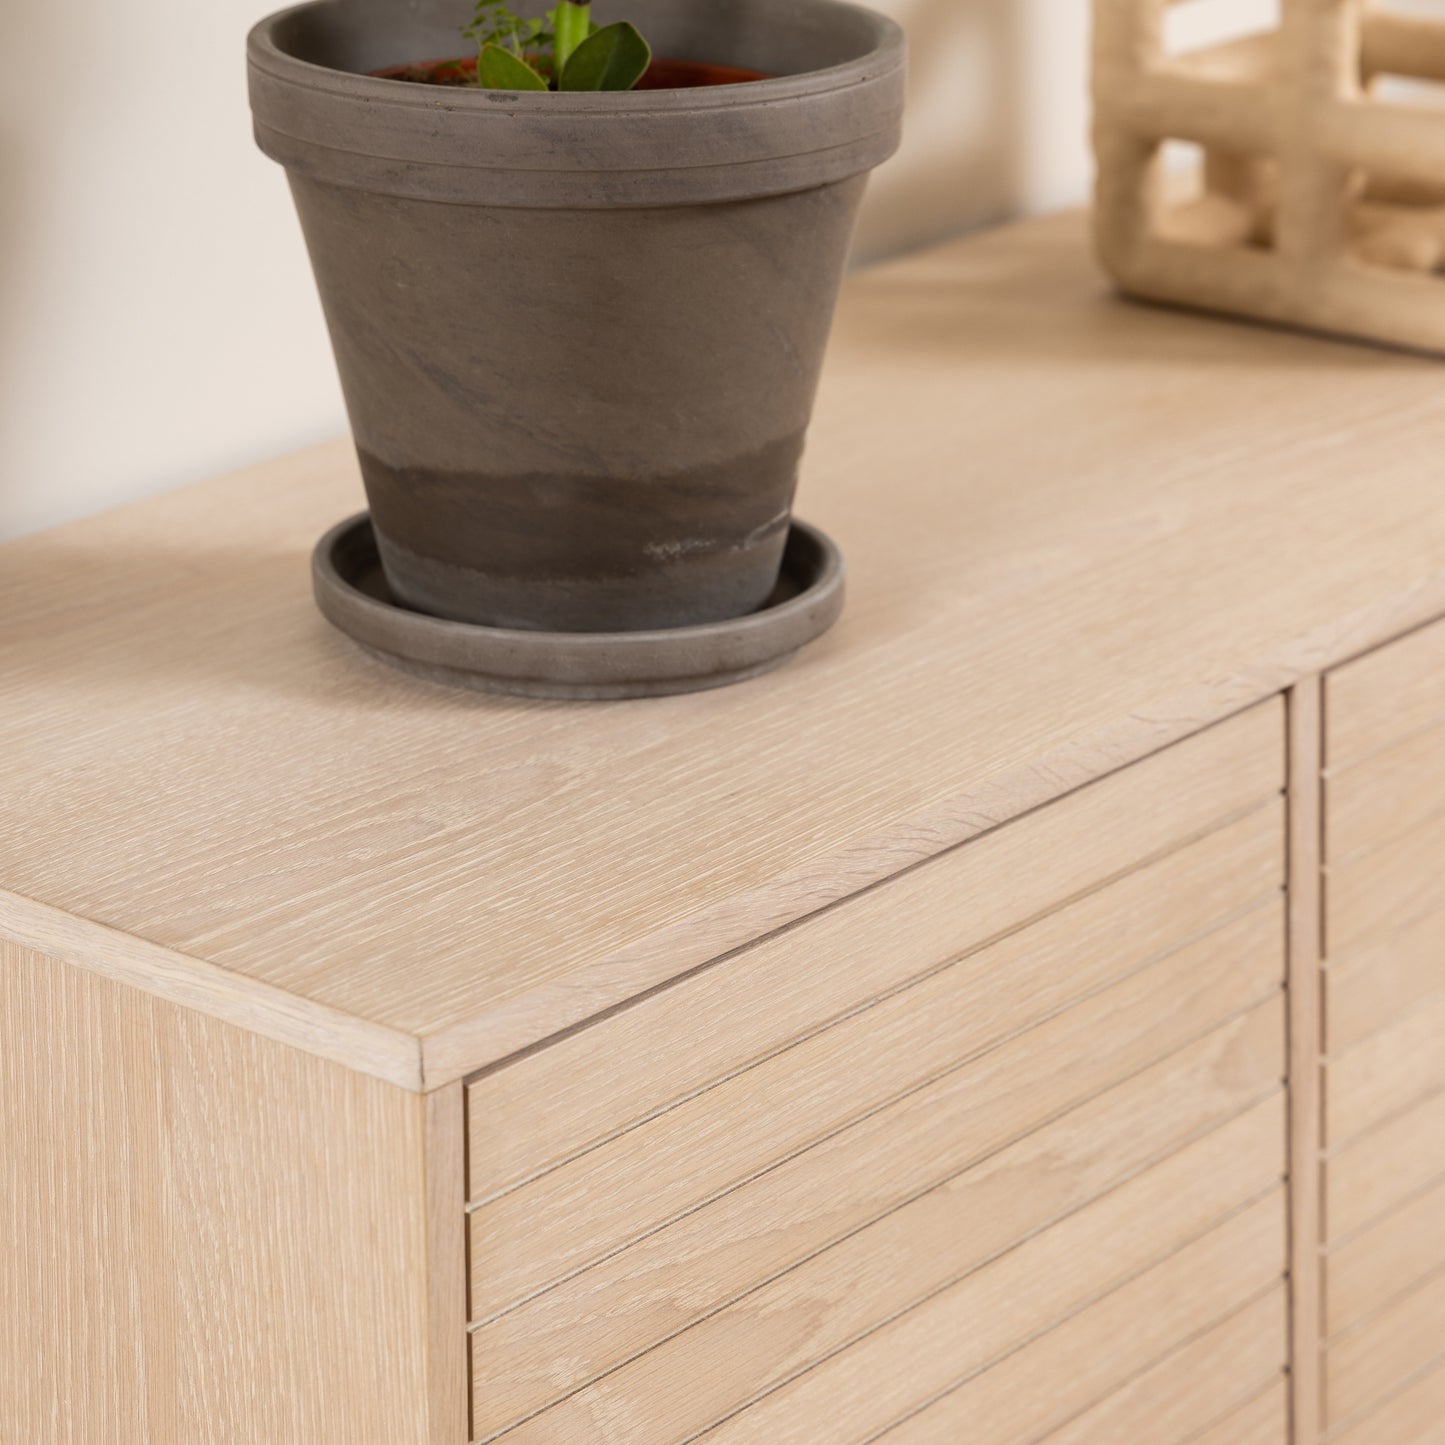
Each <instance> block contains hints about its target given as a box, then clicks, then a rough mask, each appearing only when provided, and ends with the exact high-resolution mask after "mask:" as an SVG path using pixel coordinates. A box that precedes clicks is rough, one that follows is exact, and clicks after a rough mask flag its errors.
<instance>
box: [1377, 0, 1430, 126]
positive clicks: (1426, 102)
mask: <svg viewBox="0 0 1445 1445" xmlns="http://www.w3.org/2000/svg"><path fill="white" fill-rule="evenodd" d="M1361 42H1362V43H1361V53H1360V80H1361V85H1362V88H1363V89H1364V91H1365V93H1366V94H1367V95H1368V96H1369V97H1370V99H1371V100H1374V101H1378V102H1379V103H1380V104H1382V105H1394V106H1406V107H1409V108H1412V109H1417V108H1418V109H1425V110H1442V111H1445V3H1442V0H1425V3H1414V4H1412V3H1408V0H1393V3H1391V4H1387V5H1386V4H1377V5H1373V6H1371V8H1370V9H1369V10H1368V11H1367V12H1366V13H1365V16H1364V19H1363V27H1362V36H1361Z"/></svg>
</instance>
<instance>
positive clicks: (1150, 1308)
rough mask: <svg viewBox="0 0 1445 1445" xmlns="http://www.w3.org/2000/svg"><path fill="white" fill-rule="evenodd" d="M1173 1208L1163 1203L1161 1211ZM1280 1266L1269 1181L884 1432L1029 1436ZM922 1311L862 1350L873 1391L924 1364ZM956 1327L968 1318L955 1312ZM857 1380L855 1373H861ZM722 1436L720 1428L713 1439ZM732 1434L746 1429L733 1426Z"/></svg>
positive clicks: (982, 1441) (1279, 1343) (1025, 1440)
mask: <svg viewBox="0 0 1445 1445" xmlns="http://www.w3.org/2000/svg"><path fill="white" fill-rule="evenodd" d="M1176 1212H1177V1211H1170V1210H1167V1209H1165V1210H1161V1213H1163V1214H1164V1215H1165V1216H1166V1217H1168V1216H1169V1215H1170V1214H1173V1213H1176ZM1284 1267H1285V1208H1284V1198H1283V1193H1282V1191H1278V1190H1276V1191H1274V1192H1273V1193H1271V1194H1270V1195H1269V1196H1267V1197H1266V1198H1265V1199H1263V1200H1262V1201H1261V1202H1260V1203H1258V1204H1256V1205H1254V1206H1253V1207H1251V1208H1249V1209H1246V1210H1244V1211H1243V1212H1242V1213H1240V1214H1238V1215H1236V1216H1235V1217H1234V1218H1233V1219H1231V1220H1229V1221H1228V1222H1226V1223H1224V1224H1223V1225H1221V1226H1220V1227H1218V1228H1216V1229H1214V1230H1211V1231H1210V1232H1209V1233H1207V1234H1205V1235H1204V1236H1203V1237H1202V1238H1196V1239H1194V1240H1193V1241H1192V1242H1189V1243H1187V1244H1184V1245H1183V1246H1182V1247H1181V1248H1179V1249H1178V1251H1177V1252H1175V1253H1172V1254H1170V1255H1169V1256H1167V1257H1166V1258H1164V1259H1163V1260H1159V1261H1156V1262H1153V1263H1151V1264H1150V1265H1149V1266H1148V1267H1146V1268H1144V1269H1143V1270H1142V1271H1140V1272H1137V1273H1135V1274H1134V1275H1133V1276H1132V1277H1131V1278H1128V1279H1127V1280H1126V1281H1124V1282H1121V1283H1120V1284H1119V1285H1118V1287H1117V1288H1115V1289H1114V1290H1112V1291H1110V1292H1107V1293H1105V1294H1104V1295H1103V1297H1102V1298H1098V1299H1096V1300H1094V1301H1092V1302H1090V1303H1089V1304H1087V1305H1086V1306H1085V1307H1084V1308H1082V1309H1079V1310H1077V1311H1076V1312H1075V1313H1073V1314H1071V1315H1070V1316H1069V1317H1068V1318H1066V1319H1064V1320H1063V1321H1062V1322H1061V1323H1059V1324H1058V1325H1057V1326H1056V1327H1055V1328H1054V1329H1052V1330H1050V1331H1048V1333H1046V1334H1044V1335H1043V1336H1042V1337H1041V1338H1039V1339H1037V1340H1035V1341H1034V1342H1032V1343H1030V1344H1028V1345H1027V1346H1026V1347H1025V1348H1023V1349H1020V1350H1016V1351H1014V1352H1011V1353H1010V1354H1008V1355H1007V1356H1006V1357H1005V1358H1003V1359H1001V1360H999V1361H998V1362H997V1363H995V1364H993V1365H992V1367H991V1368H988V1369H985V1370H983V1371H982V1372H981V1373H973V1374H969V1375H967V1376H959V1377H956V1381H955V1383H954V1388H952V1389H950V1390H948V1392H947V1393H945V1394H943V1395H941V1396H940V1397H939V1398H938V1399H937V1401H936V1402H935V1403H934V1404H932V1405H930V1406H929V1407H928V1408H927V1409H925V1410H923V1411H921V1412H920V1413H918V1414H916V1415H913V1416H912V1417H911V1418H909V1419H906V1420H905V1421H903V1422H902V1423H901V1424H900V1425H899V1426H898V1427H897V1428H895V1429H894V1430H891V1431H890V1432H889V1433H888V1434H886V1435H884V1436H883V1437H882V1438H883V1439H884V1440H886V1441H887V1442H888V1445H924V1442H928V1445H945V1442H946V1445H957V1442H958V1441H960V1440H967V1441H968V1442H969V1445H1029V1442H1031V1441H1034V1440H1037V1439H1038V1438H1039V1437H1040V1435H1041V1434H1044V1435H1046V1434H1047V1433H1048V1432H1049V1431H1050V1430H1051V1429H1054V1428H1057V1427H1058V1426H1060V1425H1062V1424H1064V1423H1066V1422H1067V1420H1068V1418H1069V1417H1070V1416H1071V1415H1073V1414H1075V1413H1076V1412H1077V1411H1078V1409H1079V1407H1080V1406H1081V1405H1087V1404H1088V1403H1089V1402H1090V1400H1091V1399H1096V1398H1098V1396H1099V1395H1101V1394H1104V1393H1107V1392H1109V1391H1110V1390H1111V1389H1115V1388H1118V1386H1119V1385H1121V1384H1123V1383H1124V1382H1125V1381H1126V1380H1127V1379H1128V1378H1129V1376H1130V1375H1131V1374H1132V1373H1134V1372H1135V1371H1137V1370H1138V1368H1139V1367H1140V1364H1141V1363H1143V1362H1147V1361H1150V1360H1153V1359H1157V1358H1158V1356H1159V1354H1161V1353H1163V1352H1165V1351H1167V1350H1168V1349H1169V1348H1170V1346H1171V1345H1172V1344H1176V1343H1178V1342H1179V1341H1180V1340H1182V1339H1185V1338H1187V1337H1188V1336H1189V1335H1190V1334H1191V1333H1192V1332H1193V1331H1194V1330H1197V1329H1198V1328H1199V1326H1200V1324H1201V1323H1205V1324H1212V1323H1213V1322H1214V1321H1216V1320H1219V1319H1221V1318H1222V1317H1224V1316H1227V1315H1229V1314H1232V1313H1233V1312H1235V1311H1236V1310H1238V1309H1239V1307H1240V1306H1241V1305H1242V1304H1244V1303H1246V1302H1247V1301H1249V1300H1251V1299H1253V1298H1254V1297H1256V1296H1258V1295H1259V1294H1261V1293H1262V1292H1264V1291H1267V1290H1270V1289H1271V1287H1275V1286H1278V1284H1279V1282H1280V1279H1281V1276H1282V1275H1283V1273H1284ZM941 1303H942V1301H940V1306H941ZM937 1308H938V1306H936V1307H935V1309H937ZM929 1313H931V1311H929V1310H928V1308H927V1307H925V1309H923V1310H919V1311H916V1312H915V1315H914V1316H913V1317H911V1318H909V1319H908V1320H905V1321H901V1322H900V1323H899V1324H898V1325H897V1326H894V1327H892V1328H891V1329H890V1330H888V1331H883V1332H880V1334H881V1336H882V1339H881V1340H880V1342H879V1345H878V1346H875V1353H876V1352H877V1351H878V1350H880V1349H881V1346H882V1345H883V1344H884V1343H886V1344H888V1345H889V1346H890V1347H891V1349H892V1351H893V1354H892V1358H891V1359H887V1360H885V1359H883V1358H882V1357H881V1356H880V1357H878V1358H876V1359H874V1360H870V1361H868V1364H869V1365H871V1366H872V1368H873V1369H874V1370H876V1371H878V1372H879V1374H877V1375H875V1376H874V1377H873V1379H872V1381H871V1383H872V1384H873V1385H874V1386H875V1389H878V1390H879V1392H880V1393H886V1394H887V1395H890V1396H891V1395H892V1393H893V1391H892V1389H890V1388H889V1387H888V1386H887V1385H885V1384H884V1383H883V1381H882V1379H881V1378H880V1376H881V1375H882V1372H883V1371H885V1370H888V1369H889V1368H890V1367H891V1369H892V1370H895V1371H897V1372H899V1373H901V1374H902V1375H903V1377H904V1379H905V1380H906V1379H907V1378H908V1376H909V1374H910V1373H919V1374H921V1373H923V1372H922V1371H916V1370H915V1371H911V1370H910V1368H909V1366H908V1364H907V1361H908V1358H909V1356H908V1354H907V1353H906V1351H907V1349H908V1348H909V1347H910V1346H911V1348H912V1350H913V1351H914V1354H915V1356H916V1354H917V1352H918V1351H919V1350H920V1348H927V1347H926V1345H924V1344H923V1341H922V1340H921V1339H920V1337H919V1336H918V1334H917V1332H916V1330H917V1324H918V1322H919V1321H921V1320H923V1319H925V1318H927V1317H928V1315H929ZM957 1327H958V1328H959V1329H960V1330H964V1329H967V1325H966V1324H965V1323H964V1322H963V1321H961V1320H960V1321H957ZM1275 1327H1276V1329H1278V1331H1279V1335H1280V1338H1279V1339H1277V1340H1276V1342H1275V1345H1276V1348H1275V1349H1274V1350H1272V1351H1271V1352H1270V1353H1272V1354H1282V1353H1283V1345H1284V1340H1283V1335H1284V1320H1283V1318H1282V1316H1281V1315H1280V1314H1279V1313H1278V1312H1276V1314H1275ZM934 1353H935V1356H937V1355H938V1352H937V1351H935V1352H934ZM860 1355H861V1352H860ZM854 1364H855V1367H856V1368H858V1369H859V1370H860V1371H861V1369H862V1368H863V1367H864V1361H863V1360H862V1359H861V1358H860V1359H858V1360H855V1362H854ZM825 1368H826V1367H825ZM820 1373H821V1372H820ZM834 1373H836V1371H835V1372H834ZM863 1384H864V1381H863V1380H861V1379H860V1381H859V1385H860V1386H861V1385H863ZM838 1388H839V1389H840V1390H844V1389H846V1384H845V1383H844V1382H843V1381H838ZM856 1388H857V1387H855V1391H854V1392H849V1393H848V1394H845V1395H843V1396H842V1398H841V1399H840V1400H839V1404H838V1407H837V1408H838V1414H839V1415H840V1416H841V1417H842V1418H845V1419H849V1420H850V1421H851V1418H852V1416H851V1414H850V1413H849V1412H850V1411H851V1409H852V1408H853V1406H854V1396H855V1393H856ZM780 1393H781V1392H780ZM774 1398H776V1397H774ZM926 1398H927V1396H926V1395H925V1396H924V1399H926ZM768 1403H769V1404H770V1402H768ZM862 1404H863V1402H861V1401H860V1402H859V1405H860V1406H862ZM759 1414H760V1416H761V1411H760V1412H759ZM759 1423H761V1420H760V1422H759ZM739 1424H740V1425H741V1424H742V1422H741V1421H740V1422H739ZM726 1438H728V1437H727V1436H726V1435H723V1434H722V1433H721V1432H719V1440H722V1439H726ZM732 1438H733V1439H735V1440H739V1441H741V1440H746V1439H749V1438H750V1437H749V1436H748V1435H747V1434H745V1433H741V1432H738V1433H735V1434H734V1435H733V1436H732ZM751 1438H752V1439H769V1440H771V1439H788V1440H791V1441H796V1442H798V1445H801V1442H802V1441H804V1440H806V1439H807V1438H808V1437H807V1435H806V1434H805V1433H800V1432H797V1431H795V1432H794V1433H793V1434H792V1435H790V1436H779V1435H772V1434H768V1433H760V1434H756V1435H753V1436H752V1437H751ZM1149 1438H1151V1439H1152V1437H1149Z"/></svg>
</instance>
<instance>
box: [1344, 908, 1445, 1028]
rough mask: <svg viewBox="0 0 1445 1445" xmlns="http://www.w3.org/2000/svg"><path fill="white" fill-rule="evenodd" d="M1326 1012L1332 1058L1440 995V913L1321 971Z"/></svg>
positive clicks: (1444, 975)
mask: <svg viewBox="0 0 1445 1445" xmlns="http://www.w3.org/2000/svg"><path fill="white" fill-rule="evenodd" d="M1325 989H1326V1003H1325V1014H1326V1022H1327V1031H1328V1040H1327V1044H1326V1047H1327V1049H1328V1051H1329V1052H1330V1053H1331V1054H1332V1055H1333V1054H1340V1053H1343V1052H1344V1051H1345V1050H1346V1049H1348V1048H1350V1047H1352V1046H1353V1045H1354V1044H1357V1043H1360V1042H1362V1041H1363V1040H1365V1039H1367V1038H1369V1037H1370V1036H1371V1035H1373V1034H1378V1033H1380V1032H1381V1031H1383V1030H1384V1029H1387V1028H1389V1027H1390V1026H1391V1025H1392V1024H1394V1023H1397V1022H1398V1021H1399V1020H1400V1019H1401V1018H1403V1017H1404V1016H1405V1015H1406V1014H1408V1013H1409V1012H1411V1011H1412V1010H1413V1009H1414V1008H1415V1007H1416V1006H1417V1005H1418V1004H1421V1003H1423V1002H1424V1001H1425V1000H1426V999H1428V998H1429V997H1430V996H1431V995H1432V994H1435V993H1439V992H1441V991H1445V909H1441V908H1436V909H1432V910H1431V911H1430V912H1429V913H1426V914H1423V915H1422V916H1421V917H1419V918H1416V919H1414V920H1413V921H1412V922H1410V923H1407V924H1405V925H1404V926H1403V927H1402V928H1399V929H1395V930H1393V931H1391V932H1390V933H1389V934H1387V935H1386V937H1385V938H1383V939H1382V940H1380V941H1378V942H1376V943H1373V944H1371V945H1370V946H1369V947H1367V948H1366V949H1364V951H1363V952H1359V953H1356V954H1355V955H1354V956H1353V957H1352V958H1350V959H1348V960H1345V961H1343V962H1340V963H1335V964H1331V966H1330V967H1329V968H1327V969H1326V970H1325Z"/></svg>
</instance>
